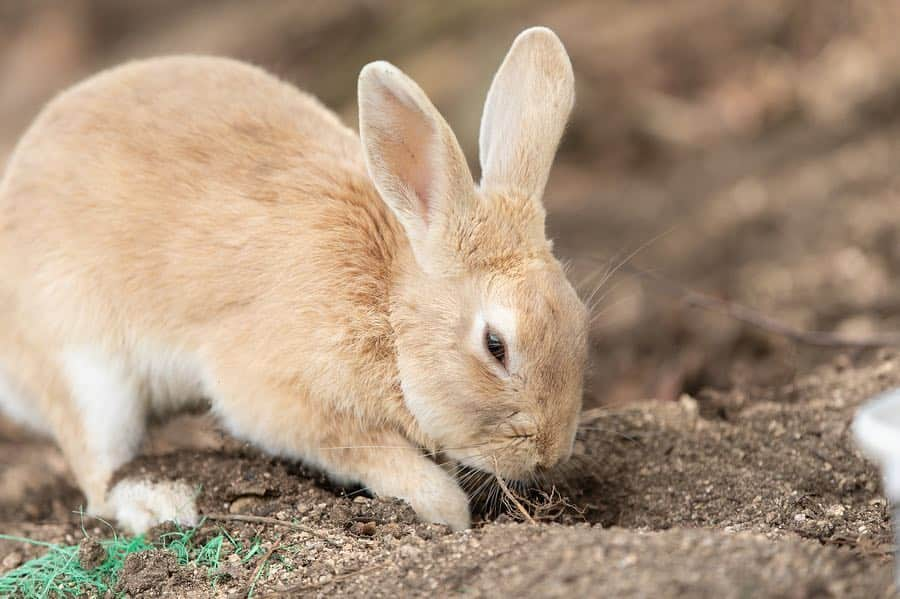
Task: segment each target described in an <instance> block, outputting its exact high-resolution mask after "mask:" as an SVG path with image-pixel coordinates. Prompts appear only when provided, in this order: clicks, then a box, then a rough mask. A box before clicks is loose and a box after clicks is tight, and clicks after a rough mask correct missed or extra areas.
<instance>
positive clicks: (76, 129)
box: [0, 57, 401, 391]
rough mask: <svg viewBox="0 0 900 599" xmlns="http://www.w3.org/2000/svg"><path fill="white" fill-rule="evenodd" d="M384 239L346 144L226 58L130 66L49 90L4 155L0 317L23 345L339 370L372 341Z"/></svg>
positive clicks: (303, 101) (380, 328)
mask: <svg viewBox="0 0 900 599" xmlns="http://www.w3.org/2000/svg"><path fill="white" fill-rule="evenodd" d="M400 241H401V240H400V237H399V235H398V228H397V225H396V223H395V221H394V218H393V217H392V216H391V215H390V214H389V212H388V210H387V208H386V207H385V206H384V205H383V202H381V201H380V199H379V198H378V196H377V193H376V192H375V191H374V188H373V187H372V185H371V183H370V182H369V180H368V177H367V175H366V171H365V165H364V162H363V159H362V156H361V150H360V147H359V141H358V138H357V136H356V135H355V133H354V132H352V131H351V130H350V129H348V128H347V127H345V126H344V125H343V124H341V123H340V122H339V120H338V119H337V118H336V117H335V115H333V114H332V113H331V112H329V111H328V110H326V109H325V108H324V107H322V106H321V105H320V104H319V103H318V101H316V100H315V99H313V98H311V97H310V96H308V95H306V94H303V93H302V92H300V91H298V90H297V89H296V88H294V87H292V86H290V85H288V84H285V83H283V82H281V81H279V80H277V79H276V78H274V77H272V76H270V75H268V74H266V73H265V72H263V71H262V70H259V69H257V68H255V67H252V66H249V65H245V64H242V63H239V62H236V61H232V60H228V59H220V58H206V57H172V58H164V59H156V60H150V61H144V62H137V63H132V64H129V65H125V66H123V67H119V68H116V69H113V70H111V71H108V72H106V73H103V74H100V75H98V76H96V77H94V78H92V79H90V80H88V81H86V82H84V83H82V84H80V85H78V86H76V87H74V88H72V89H71V90H69V91H67V92H65V93H63V94H62V95H61V96H59V97H58V98H57V99H55V100H54V101H52V102H51V103H50V104H49V105H48V106H47V108H46V109H45V110H44V112H43V113H42V114H41V116H39V117H38V119H37V120H36V121H35V123H34V125H33V126H32V128H31V129H30V130H29V132H28V133H27V134H26V135H25V137H24V138H23V139H22V141H21V143H20V145H19V146H18V148H17V149H16V151H15V153H14V155H13V157H12V159H11V161H10V164H9V167H8V169H7V173H6V176H5V180H4V181H3V183H2V187H0V270H2V272H4V277H3V279H2V280H0V321H2V320H6V321H7V323H11V322H15V323H18V324H17V325H16V328H17V329H18V331H17V333H18V334H19V335H20V336H25V337H29V338H32V339H33V340H34V343H35V344H41V345H53V344H55V345H57V346H73V345H74V346H77V345H89V346H91V347H97V346H103V347H104V348H105V349H104V351H106V352H115V353H116V354H117V355H118V354H120V353H124V354H126V355H128V354H129V353H130V354H134V353H135V352H137V351H138V349H136V347H137V344H136V343H134V342H133V341H134V340H141V343H142V344H143V345H141V347H142V348H150V349H147V350H146V351H147V353H150V354H154V353H155V354H158V353H159V352H157V351H156V350H155V349H153V348H154V347H164V348H167V349H166V351H167V352H169V353H171V351H174V349H173V348H176V349H178V350H179V351H181V350H182V349H184V350H185V351H190V352H193V353H194V354H196V353H198V352H199V353H202V352H203V351H204V348H209V351H211V352H212V351H215V352H217V353H221V352H222V351H223V350H222V348H221V345H223V344H224V345H232V346H238V345H240V346H241V347H242V350H241V352H237V351H236V352H235V353H234V357H233V358H232V359H233V361H234V362H235V363H237V362H240V361H241V360H242V359H245V358H246V357H247V356H250V359H259V360H264V359H267V358H266V357H267V356H271V355H274V354H279V353H280V354H282V355H284V354H292V355H294V356H304V355H307V350H309V351H313V353H314V354H315V355H326V356H327V357H328V359H329V360H331V361H332V363H333V364H332V367H337V368H340V366H341V364H346V365H347V367H348V368H351V367H353V366H352V364H354V363H359V360H358V359H356V360H355V361H354V360H352V359H348V360H346V361H344V360H342V359H341V358H342V355H341V354H343V355H348V357H349V354H347V353H346V352H353V351H358V350H360V349H361V348H362V349H367V348H370V346H371V345H372V344H373V343H374V344H376V345H377V344H379V343H381V342H380V341H378V339H382V340H383V339H384V338H385V336H386V334H387V332H388V331H387V330H386V328H385V327H387V324H386V322H384V320H383V319H382V318H380V317H379V315H380V314H383V313H384V312H386V310H382V309H380V307H381V306H380V305H377V304H383V302H386V301H387V300H386V296H387V293H386V291H387V290H386V285H387V277H386V274H385V273H386V269H388V268H389V265H390V263H391V260H392V257H393V254H394V252H395V251H396V246H397V243H398V242H400ZM373 319H374V320H373ZM288 345H291V347H288ZM332 346H335V347H334V349H335V352H336V353H331V354H330V355H329V349H331V348H332ZM314 350H318V351H314ZM141 351H144V350H141ZM357 355H358V353H357ZM242 356H243V357H242ZM132 358H133V360H136V361H140V358H139V357H134V356H131V357H130V358H129V357H126V358H125V359H132ZM301 359H302V358H301ZM295 360H296V358H295ZM145 361H146V360H145ZM200 361H202V362H208V360H207V359H206V358H205V357H204V356H201V357H200ZM222 362H223V360H222V359H219V360H218V363H219V364H221V363H222ZM235 365H237V364H235ZM310 366H311V367H314V365H310ZM148 368H151V367H149V366H148ZM342 374H343V373H342ZM347 374H349V373H347ZM294 375H295V374H294V373H290V372H288V370H287V369H286V370H285V376H294ZM173 391H178V390H173Z"/></svg>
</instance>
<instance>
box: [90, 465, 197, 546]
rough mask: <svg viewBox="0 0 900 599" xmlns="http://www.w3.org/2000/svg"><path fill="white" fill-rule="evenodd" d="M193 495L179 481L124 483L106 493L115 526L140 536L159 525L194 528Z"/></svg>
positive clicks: (195, 514) (195, 510)
mask: <svg viewBox="0 0 900 599" xmlns="http://www.w3.org/2000/svg"><path fill="white" fill-rule="evenodd" d="M196 495H197V494H196V491H195V490H194V489H192V488H191V487H189V486H188V485H187V484H185V483H184V482H181V481H161V482H151V481H147V480H134V479H124V480H122V481H119V482H118V483H117V484H116V486H114V487H113V488H112V490H110V492H109V496H108V497H107V506H108V511H109V513H110V514H111V515H112V516H113V517H115V519H116V520H117V521H118V523H119V526H121V527H123V528H124V529H126V530H128V531H129V532H132V533H134V534H140V533H142V532H145V531H146V530H147V529H148V528H151V527H153V526H156V525H157V524H159V523H161V522H168V521H174V522H176V523H178V524H180V525H182V526H194V525H195V524H197V504H196V502H195V498H196Z"/></svg>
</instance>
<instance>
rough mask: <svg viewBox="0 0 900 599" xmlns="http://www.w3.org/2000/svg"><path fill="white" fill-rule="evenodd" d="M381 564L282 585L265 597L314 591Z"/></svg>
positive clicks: (374, 568)
mask: <svg viewBox="0 0 900 599" xmlns="http://www.w3.org/2000/svg"><path fill="white" fill-rule="evenodd" d="M382 567H383V566H382V565H381V564H379V565H375V566H369V567H367V568H361V569H359V570H353V571H352V572H344V573H343V574H338V575H337V576H335V577H333V578H331V579H329V580H324V581H322V582H312V583H309V584H296V585H292V586H288V587H281V588H280V589H276V590H274V591H272V592H271V593H268V594H266V595H264V596H263V597H276V596H278V595H294V594H296V593H302V592H304V591H314V590H316V589H320V588H322V587H326V586H328V585H330V584H335V583H338V582H341V581H343V580H347V579H348V578H353V577H354V576H359V575H362V574H368V573H369V572H374V571H375V570H378V569H380V568H382Z"/></svg>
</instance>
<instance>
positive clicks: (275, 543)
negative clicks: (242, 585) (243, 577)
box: [246, 535, 281, 598]
mask: <svg viewBox="0 0 900 599" xmlns="http://www.w3.org/2000/svg"><path fill="white" fill-rule="evenodd" d="M280 547H281V535H279V536H278V538H276V539H275V540H274V541H272V546H271V547H269V550H268V551H266V553H265V555H263V556H262V559H260V560H259V564H258V565H257V566H256V568H254V570H253V575H252V576H251V577H250V586H249V588H248V589H247V593H246V596H247V597H248V598H249V597H250V595H251V593H253V589H254V588H255V587H256V583H257V582H258V578H259V575H260V574H262V570H263V568H264V567H265V565H266V562H268V561H269V559H271V557H272V556H273V555H274V554H275V552H276V551H278V549H279V548H280Z"/></svg>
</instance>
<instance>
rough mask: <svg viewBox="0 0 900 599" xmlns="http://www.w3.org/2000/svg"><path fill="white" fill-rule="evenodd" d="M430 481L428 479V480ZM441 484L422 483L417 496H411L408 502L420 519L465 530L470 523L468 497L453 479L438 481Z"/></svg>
mask: <svg viewBox="0 0 900 599" xmlns="http://www.w3.org/2000/svg"><path fill="white" fill-rule="evenodd" d="M429 482H430V481H429ZM440 482H441V483H442V484H438V485H435V486H433V487H431V488H429V487H430V485H427V484H424V485H422V489H421V492H420V494H419V496H418V497H411V498H410V499H409V500H410V503H411V504H412V507H413V509H414V510H416V513H417V514H418V515H419V517H420V518H421V519H422V520H425V521H427V522H435V523H438V524H446V525H447V526H449V527H450V528H452V529H453V530H465V529H467V528H469V527H470V526H471V524H472V519H471V516H470V515H469V498H468V497H467V496H466V494H465V492H464V491H463V490H462V489H461V488H460V487H459V485H458V484H456V481H454V480H452V479H451V480H445V481H440Z"/></svg>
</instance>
